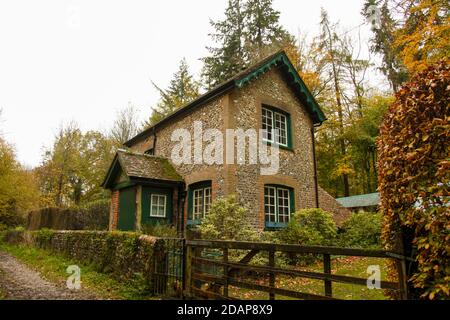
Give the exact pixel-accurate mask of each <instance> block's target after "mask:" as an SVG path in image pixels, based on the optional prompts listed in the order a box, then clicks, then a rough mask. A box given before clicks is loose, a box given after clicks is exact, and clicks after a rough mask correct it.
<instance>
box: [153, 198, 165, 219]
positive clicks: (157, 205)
mask: <svg viewBox="0 0 450 320" xmlns="http://www.w3.org/2000/svg"><path fill="white" fill-rule="evenodd" d="M153 197H157V199H158V201H157V202H158V203H157V204H155V205H156V207H157V208H158V210H159V209H161V208H163V212H164V215H159V214H158V212H156V213H153V205H154V203H153V201H154V200H153ZM161 199H164V200H163V203H162V205H161V203H160V200H161ZM150 217H152V218H166V217H167V195H165V194H157V193H152V194H151V195H150Z"/></svg>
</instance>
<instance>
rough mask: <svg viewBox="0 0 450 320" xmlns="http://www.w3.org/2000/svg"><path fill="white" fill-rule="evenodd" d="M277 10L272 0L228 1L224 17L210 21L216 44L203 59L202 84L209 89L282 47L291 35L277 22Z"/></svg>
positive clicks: (212, 36)
mask: <svg viewBox="0 0 450 320" xmlns="http://www.w3.org/2000/svg"><path fill="white" fill-rule="evenodd" d="M279 19H280V12H278V11H276V10H274V9H273V8H272V0H229V1H228V7H227V9H226V10H225V19H224V20H222V21H218V22H214V21H211V25H212V27H213V28H214V29H215V33H213V34H210V36H211V38H212V40H214V41H215V42H216V43H217V45H218V46H217V47H212V48H211V47H208V50H209V52H210V55H209V56H208V57H205V58H203V59H202V60H203V62H204V67H203V71H202V78H203V82H204V86H205V87H206V88H207V89H211V88H212V87H214V86H216V85H217V84H219V83H221V82H223V81H225V80H226V79H229V78H231V77H232V76H233V75H235V74H236V73H238V72H240V71H242V70H243V69H244V68H245V67H246V66H248V65H249V64H250V63H253V62H255V61H257V60H260V59H261V58H263V57H265V56H267V55H269V54H271V53H273V52H274V51H276V50H278V49H280V48H284V47H286V46H287V45H288V44H290V43H292V41H294V40H293V37H292V36H291V35H289V33H288V32H287V31H285V30H284V29H283V27H282V26H281V25H280V24H279Z"/></svg>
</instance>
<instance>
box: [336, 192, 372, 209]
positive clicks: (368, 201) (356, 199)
mask: <svg viewBox="0 0 450 320" xmlns="http://www.w3.org/2000/svg"><path fill="white" fill-rule="evenodd" d="M336 201H337V202H339V203H340V204H341V205H342V206H343V207H345V208H360V207H375V206H378V205H379V203H380V194H379V193H378V192H375V193H369V194H362V195H358V196H352V197H345V198H337V199H336Z"/></svg>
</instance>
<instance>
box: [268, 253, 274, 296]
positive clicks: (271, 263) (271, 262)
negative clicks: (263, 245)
mask: <svg viewBox="0 0 450 320" xmlns="http://www.w3.org/2000/svg"><path fill="white" fill-rule="evenodd" d="M269 267H271V268H275V251H272V250H271V251H269ZM269 286H270V287H271V288H275V273H274V272H270V273H269ZM269 300H275V294H274V293H273V292H271V293H269Z"/></svg>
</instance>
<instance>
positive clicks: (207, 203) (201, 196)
mask: <svg viewBox="0 0 450 320" xmlns="http://www.w3.org/2000/svg"><path fill="white" fill-rule="evenodd" d="M197 199H198V201H197ZM199 202H201V203H199ZM211 203H212V188H211V187H205V188H198V189H194V190H192V219H193V220H194V221H197V220H201V219H203V218H204V217H205V216H206V215H207V214H208V213H209V212H210V210H211ZM198 209H200V210H201V212H200V210H198Z"/></svg>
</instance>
